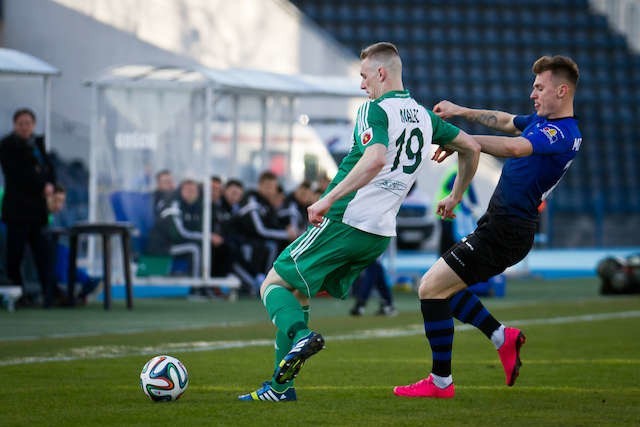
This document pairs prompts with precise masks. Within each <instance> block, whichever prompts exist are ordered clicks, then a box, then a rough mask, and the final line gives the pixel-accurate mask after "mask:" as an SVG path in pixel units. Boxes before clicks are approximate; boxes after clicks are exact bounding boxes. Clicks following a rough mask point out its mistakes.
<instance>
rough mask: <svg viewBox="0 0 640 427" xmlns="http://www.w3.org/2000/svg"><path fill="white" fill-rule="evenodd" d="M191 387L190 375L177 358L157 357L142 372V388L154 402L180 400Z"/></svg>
mask: <svg viewBox="0 0 640 427" xmlns="http://www.w3.org/2000/svg"><path fill="white" fill-rule="evenodd" d="M188 385H189V374H188V373H187V368H185V367H184V365H183V364H182V362H180V361H179V360H178V359H176V358H175V357H171V356H166V355H162V356H156V357H154V358H153V359H151V360H149V361H148V362H147V363H146V364H145V365H144V367H143V368H142V372H140V386H141V387H142V391H144V394H146V395H147V396H149V398H150V399H151V400H153V401H154V402H170V401H172V400H178V399H179V398H180V396H182V394H183V393H184V392H185V390H186V389H187V386H188Z"/></svg>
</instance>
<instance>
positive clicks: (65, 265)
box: [47, 184, 100, 304]
mask: <svg viewBox="0 0 640 427" xmlns="http://www.w3.org/2000/svg"><path fill="white" fill-rule="evenodd" d="M66 201H67V192H66V190H65V189H64V187H63V186H62V185H60V184H56V185H55V186H54V189H53V194H51V196H49V197H48V198H47V207H48V208H49V225H50V226H51V227H52V228H53V229H54V230H55V229H56V228H67V227H69V226H71V225H72V221H71V218H70V217H69V214H68V212H67V210H65V209H64V208H65V205H66ZM61 237H62V236H60V237H59V238H58V239H57V241H56V244H55V246H54V247H52V250H53V254H52V257H51V258H52V259H53V260H55V265H54V268H53V274H54V277H55V280H56V283H57V284H60V283H67V284H68V283H69V280H68V272H69V247H68V246H67V245H66V244H65V243H63V242H61V241H60V238H61ZM76 279H77V280H78V283H80V286H81V288H80V293H79V294H78V295H77V297H78V298H79V299H80V300H81V301H82V302H83V304H86V302H87V297H88V296H89V295H90V294H91V293H93V292H95V291H96V289H98V287H99V286H100V279H99V278H97V277H91V276H89V274H88V272H87V270H86V269H84V268H77V269H76ZM69 286H72V287H73V286H75V283H74V284H69ZM59 293H62V290H59Z"/></svg>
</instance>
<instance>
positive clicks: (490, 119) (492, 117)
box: [475, 111, 498, 129]
mask: <svg viewBox="0 0 640 427" xmlns="http://www.w3.org/2000/svg"><path fill="white" fill-rule="evenodd" d="M475 121H476V122H478V123H480V124H481V125H484V126H487V127H490V128H493V129H495V128H496V125H497V124H498V116H497V115H496V114H495V113H494V112H493V111H488V112H486V113H481V114H478V115H477V116H476V117H475Z"/></svg>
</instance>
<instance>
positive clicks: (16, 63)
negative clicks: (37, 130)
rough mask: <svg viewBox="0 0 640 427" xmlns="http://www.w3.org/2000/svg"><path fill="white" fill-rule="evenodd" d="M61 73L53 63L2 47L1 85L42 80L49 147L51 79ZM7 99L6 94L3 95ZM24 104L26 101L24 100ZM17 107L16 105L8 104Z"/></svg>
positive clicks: (0, 63)
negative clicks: (17, 81) (19, 81)
mask: <svg viewBox="0 0 640 427" xmlns="http://www.w3.org/2000/svg"><path fill="white" fill-rule="evenodd" d="M58 75H60V71H59V70H58V69H57V68H55V67H54V66H53V65H51V64H48V63H47V62H45V61H43V60H42V59H40V58H36V57H35V56H33V55H29V54H28V53H25V52H21V51H18V50H14V49H8V48H0V87H5V88H10V87H11V86H15V84H16V80H27V79H29V78H31V79H36V81H38V80H40V82H41V84H42V109H43V111H44V121H43V123H44V129H43V131H44V134H45V135H46V136H47V141H45V143H46V144H47V149H49V150H50V149H51V142H50V138H51V79H52V78H53V77H55V76H58ZM1 98H2V99H5V98H4V96H2V97H1ZM22 102H23V104H24V103H25V101H22ZM6 108H9V109H14V110H15V109H16V107H15V106H6Z"/></svg>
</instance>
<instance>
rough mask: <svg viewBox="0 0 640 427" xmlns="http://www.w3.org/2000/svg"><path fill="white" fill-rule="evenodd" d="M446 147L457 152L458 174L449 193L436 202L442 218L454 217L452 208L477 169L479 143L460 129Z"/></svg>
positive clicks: (458, 200)
mask: <svg viewBox="0 0 640 427" xmlns="http://www.w3.org/2000/svg"><path fill="white" fill-rule="evenodd" d="M446 147H447V149H449V150H453V151H456V152H457V153H458V174H457V175H456V179H455V181H454V183H453V188H452V189H451V193H450V194H449V195H448V196H447V197H445V198H444V199H442V200H441V201H440V202H439V203H438V207H437V211H436V213H437V214H438V215H440V216H441V217H442V218H455V214H454V213H453V209H454V208H455V207H456V205H457V204H458V203H460V201H461V200H462V196H463V195H464V192H465V191H466V190H467V188H468V187H469V184H470V183H471V179H472V178H473V175H475V173H476V169H478V161H479V159H480V144H478V142H476V140H475V139H474V138H473V137H471V135H469V134H467V133H465V132H464V131H462V130H461V131H460V133H459V134H458V136H456V137H455V139H454V140H453V141H451V143H449V144H447V146H446Z"/></svg>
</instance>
